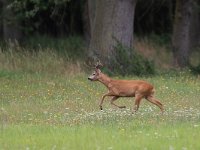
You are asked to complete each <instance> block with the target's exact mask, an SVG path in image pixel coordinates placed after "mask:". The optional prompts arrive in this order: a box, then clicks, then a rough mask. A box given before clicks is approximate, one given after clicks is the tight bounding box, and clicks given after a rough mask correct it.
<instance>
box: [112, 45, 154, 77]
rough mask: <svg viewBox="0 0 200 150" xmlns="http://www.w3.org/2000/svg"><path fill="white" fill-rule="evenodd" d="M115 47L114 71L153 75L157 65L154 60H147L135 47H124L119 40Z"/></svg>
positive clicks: (127, 73) (126, 73)
mask: <svg viewBox="0 0 200 150" xmlns="http://www.w3.org/2000/svg"><path fill="white" fill-rule="evenodd" d="M117 43H118V44H117V46H116V47H115V52H116V57H115V60H114V61H113V62H114V63H113V72H114V73H117V74H121V75H132V74H134V75H137V76H143V75H153V74H155V66H154V63H153V62H152V61H149V60H147V59H146V58H144V57H143V56H142V55H140V54H138V53H136V52H135V51H134V50H133V49H130V48H126V47H124V46H123V45H122V44H121V43H119V42H117Z"/></svg>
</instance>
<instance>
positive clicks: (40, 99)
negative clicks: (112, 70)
mask: <svg viewBox="0 0 200 150" xmlns="http://www.w3.org/2000/svg"><path fill="white" fill-rule="evenodd" d="M115 78H121V77H115ZM126 79H138V77H126ZM140 79H143V80H147V81H149V82H151V83H153V84H154V86H155V87H156V97H157V98H159V99H160V100H161V102H162V103H163V104H164V107H165V113H164V114H163V115H161V113H160V110H159V109H158V108H157V107H155V106H153V105H152V104H150V103H148V102H147V101H146V100H143V101H142V104H141V107H140V109H139V112H137V113H136V114H131V108H132V106H133V103H134V101H133V99H132V98H121V99H119V100H118V101H117V102H116V103H118V104H124V105H126V106H127V108H126V109H117V108H113V107H112V106H110V104H109V101H105V103H104V110H103V111H100V110H99V108H98V101H99V100H100V98H101V96H102V95H103V94H104V93H105V92H106V89H105V87H104V86H103V85H101V84H100V83H97V82H89V81H88V80H87V75H86V74H84V73H83V74H82V73H78V74H77V75H75V76H71V75H70V76H67V75H49V74H42V73H34V74H30V73H24V72H17V71H15V72H12V71H0V83H1V86H0V106H1V107H0V108H1V110H0V149H3V150H4V149H5V150H7V149H9V150H10V149H28V150H32V149H35V150H36V149H66V150H68V149H84V150H89V149H91V150H92V149H97V150H107V149H108V150H111V149H114V150H121V149H126V150H128V149H130V150H132V149H136V150H137V149H138V150H157V149H158V150H160V149H161V150H198V149H200V143H199V139H200V79H199V78H198V77H195V76H192V75H189V74H188V73H179V74H177V75H163V76H162V75H160V76H155V77H146V78H140Z"/></svg>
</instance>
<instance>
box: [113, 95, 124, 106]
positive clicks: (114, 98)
mask: <svg viewBox="0 0 200 150" xmlns="http://www.w3.org/2000/svg"><path fill="white" fill-rule="evenodd" d="M118 98H119V96H114V97H113V98H112V99H111V101H110V104H111V105H113V106H116V107H118V108H126V106H119V105H116V104H115V103H114V101H116V100H117V99H118Z"/></svg>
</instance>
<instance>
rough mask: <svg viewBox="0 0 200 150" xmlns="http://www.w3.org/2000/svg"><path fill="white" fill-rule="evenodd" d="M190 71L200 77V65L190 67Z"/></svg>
mask: <svg viewBox="0 0 200 150" xmlns="http://www.w3.org/2000/svg"><path fill="white" fill-rule="evenodd" d="M190 69H191V71H192V73H193V74H195V75H199V74H200V64H199V65H198V66H196V67H193V66H190Z"/></svg>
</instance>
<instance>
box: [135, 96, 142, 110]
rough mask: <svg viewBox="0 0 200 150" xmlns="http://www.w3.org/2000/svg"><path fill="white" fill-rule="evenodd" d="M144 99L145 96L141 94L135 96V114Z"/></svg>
mask: <svg viewBox="0 0 200 150" xmlns="http://www.w3.org/2000/svg"><path fill="white" fill-rule="evenodd" d="M142 98H143V96H142V95H139V94H138V95H136V96H135V105H134V107H133V113H135V112H136V111H137V110H138V109H139V107H140V102H141V101H142Z"/></svg>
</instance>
